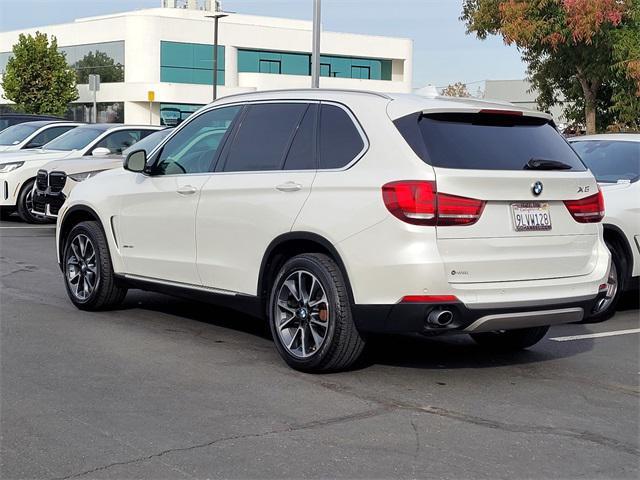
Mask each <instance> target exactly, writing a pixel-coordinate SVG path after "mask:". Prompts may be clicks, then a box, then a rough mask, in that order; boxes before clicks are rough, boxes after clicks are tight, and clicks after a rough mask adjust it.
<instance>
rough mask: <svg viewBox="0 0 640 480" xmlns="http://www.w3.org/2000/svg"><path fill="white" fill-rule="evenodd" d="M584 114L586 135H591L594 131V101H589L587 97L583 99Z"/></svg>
mask: <svg viewBox="0 0 640 480" xmlns="http://www.w3.org/2000/svg"><path fill="white" fill-rule="evenodd" d="M594 100H595V99H594ZM584 116H585V124H586V127H587V135H593V134H594V133H596V105H595V101H591V102H590V101H588V100H587V99H585V106H584Z"/></svg>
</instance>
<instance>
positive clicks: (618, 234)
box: [602, 223, 633, 284]
mask: <svg viewBox="0 0 640 480" xmlns="http://www.w3.org/2000/svg"><path fill="white" fill-rule="evenodd" d="M602 227H603V233H604V239H605V241H607V240H608V241H610V242H613V243H616V244H618V245H619V246H620V248H621V249H622V253H623V254H624V260H625V262H626V267H627V271H626V272H625V273H626V275H625V278H624V281H625V283H627V284H628V281H629V279H630V278H631V274H632V272H633V251H632V250H631V245H629V241H628V240H627V237H626V235H625V234H624V232H623V231H622V229H621V228H620V227H618V226H617V225H613V224H611V223H605V224H603V225H602Z"/></svg>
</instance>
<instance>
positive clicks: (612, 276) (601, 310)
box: [587, 240, 627, 323]
mask: <svg viewBox="0 0 640 480" xmlns="http://www.w3.org/2000/svg"><path fill="white" fill-rule="evenodd" d="M605 242H606V244H607V248H608V249H609V251H610V252H611V270H610V271H609V278H608V279H607V294H606V295H607V296H606V297H605V298H604V299H603V300H601V302H600V304H598V305H597V306H596V309H597V312H596V313H594V314H593V315H592V316H591V317H590V318H588V319H587V322H588V323H597V322H604V321H605V320H608V319H610V318H611V317H613V316H614V315H615V313H616V307H617V306H618V302H619V301H620V297H621V296H622V293H623V291H624V287H625V283H626V282H625V280H626V278H627V261H626V257H625V255H624V253H623V250H622V248H621V247H620V246H619V244H618V243H617V242H615V241H610V240H606V241H605Z"/></svg>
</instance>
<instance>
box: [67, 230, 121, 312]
mask: <svg viewBox="0 0 640 480" xmlns="http://www.w3.org/2000/svg"><path fill="white" fill-rule="evenodd" d="M62 262H63V263H62V266H63V272H64V280H65V281H64V284H65V287H66V289H67V294H68V295H69V298H70V299H71V302H73V304H74V305H75V306H76V307H78V308H79V309H80V310H89V311H97V310H108V309H111V308H114V307H117V306H118V305H120V304H121V303H122V301H123V300H124V297H125V296H126V294H127V288H125V287H122V286H120V285H118V284H117V283H116V279H115V275H114V272H113V266H112V264H111V255H110V254H109V245H108V244H107V239H106V236H105V234H104V232H103V230H102V227H101V226H100V224H99V223H98V222H95V221H89V222H81V223H79V224H77V225H76V226H74V227H73V228H72V229H71V231H70V232H69V235H68V236H67V238H66V240H65V247H64V255H63V259H62Z"/></svg>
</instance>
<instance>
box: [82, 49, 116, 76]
mask: <svg viewBox="0 0 640 480" xmlns="http://www.w3.org/2000/svg"><path fill="white" fill-rule="evenodd" d="M73 68H74V69H75V70H76V72H77V81H78V83H89V75H91V74H98V75H100V81H101V82H105V83H112V82H124V66H123V65H122V64H121V63H116V62H115V61H114V60H113V58H111V57H110V56H109V55H107V54H106V53H104V52H100V51H96V52H89V53H87V54H86V55H85V56H84V57H82V58H81V59H80V60H78V61H77V62H76V63H74V64H73Z"/></svg>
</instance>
